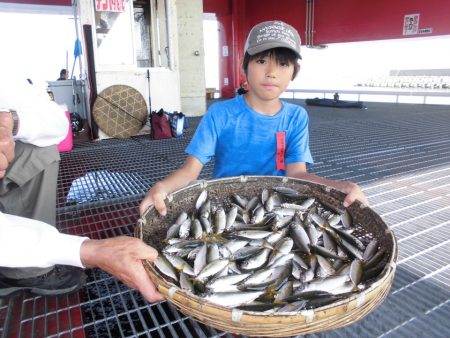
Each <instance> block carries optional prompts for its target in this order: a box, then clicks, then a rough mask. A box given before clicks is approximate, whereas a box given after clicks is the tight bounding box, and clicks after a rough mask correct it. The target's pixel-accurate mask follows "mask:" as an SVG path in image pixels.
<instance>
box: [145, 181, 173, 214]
mask: <svg viewBox="0 0 450 338" xmlns="http://www.w3.org/2000/svg"><path fill="white" fill-rule="evenodd" d="M166 197H167V192H166V190H165V189H164V186H163V185H162V184H161V183H160V182H158V183H156V184H155V185H154V186H153V187H152V188H151V189H150V190H149V191H148V193H147V195H146V196H145V197H144V199H143V200H142V202H141V204H140V205H139V212H140V214H141V216H142V215H143V214H144V212H145V211H146V210H147V209H148V208H149V207H150V206H152V205H154V206H155V209H156V210H158V212H159V213H160V214H161V215H162V216H165V215H166V214H167V207H166V204H165V203H164V199H165V198H166Z"/></svg>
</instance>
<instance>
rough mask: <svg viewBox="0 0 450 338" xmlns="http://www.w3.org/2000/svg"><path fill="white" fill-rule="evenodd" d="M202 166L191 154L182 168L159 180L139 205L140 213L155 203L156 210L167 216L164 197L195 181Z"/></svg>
mask: <svg viewBox="0 0 450 338" xmlns="http://www.w3.org/2000/svg"><path fill="white" fill-rule="evenodd" d="M202 168H203V164H202V163H201V162H200V161H199V160H198V159H197V158H195V157H194V156H191V155H189V156H188V157H187V159H186V161H185V162H184V164H183V166H182V167H181V168H180V169H177V170H176V171H174V172H173V173H171V174H170V175H169V176H167V177H166V178H165V179H163V180H162V181H159V182H157V183H156V184H155V185H153V187H152V188H151V189H150V190H149V191H148V193H147V195H146V196H145V198H144V199H143V200H142V202H141V204H140V205H139V212H140V214H141V215H142V214H143V213H144V212H145V211H146V210H147V209H148V208H149V207H150V206H151V205H154V206H155V208H156V210H158V212H159V213H160V214H161V215H163V216H165V215H166V213H167V209H166V205H165V203H164V199H165V198H166V197H167V195H168V194H170V193H171V192H174V191H176V190H178V189H181V188H184V187H185V186H187V185H188V184H189V183H191V182H192V181H195V180H196V179H197V178H198V176H199V175H200V172H201V171H202Z"/></svg>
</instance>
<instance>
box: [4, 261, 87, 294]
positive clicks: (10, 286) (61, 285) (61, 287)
mask: <svg viewBox="0 0 450 338" xmlns="http://www.w3.org/2000/svg"><path fill="white" fill-rule="evenodd" d="M85 283H86V274H85V273H84V271H83V269H80V268H77V267H73V266H66V265H57V266H55V268H54V269H53V270H51V271H50V272H48V273H46V274H44V275H42V276H38V277H33V278H25V279H10V278H4V277H0V297H5V296H9V295H11V294H13V293H15V292H19V291H30V292H32V293H34V294H36V295H42V296H53V295H62V294H65V293H70V292H73V291H76V290H78V289H79V288H81V287H82V286H83V285H84V284H85Z"/></svg>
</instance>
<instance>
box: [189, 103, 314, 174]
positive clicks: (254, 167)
mask: <svg viewBox="0 0 450 338" xmlns="http://www.w3.org/2000/svg"><path fill="white" fill-rule="evenodd" d="M282 131H284V132H286V150H285V163H286V164H288V163H294V162H306V163H310V164H312V163H313V159H312V156H311V152H310V150H309V131H308V114H307V113H306V110H305V109H303V108H302V107H300V106H297V105H294V104H290V103H287V102H283V101H282V108H281V110H280V111H279V112H278V113H277V114H275V115H274V116H267V115H263V114H260V113H257V112H256V111H254V110H253V109H252V108H250V106H248V105H247V103H246V102H245V100H244V97H243V95H239V96H237V97H235V98H233V99H230V100H227V101H222V102H218V103H215V104H213V105H212V106H211V107H210V108H209V109H208V111H207V112H206V114H205V116H203V118H202V120H201V122H200V124H199V126H198V127H197V130H196V132H195V134H194V136H193V138H192V140H191V143H190V144H189V145H188V147H187V148H186V152H187V153H188V154H189V155H192V156H194V157H196V158H197V159H198V160H199V161H200V162H201V163H203V164H206V163H207V162H208V161H210V160H211V158H212V157H213V156H215V160H216V161H215V166H214V171H213V175H212V176H213V178H220V177H229V176H239V175H270V176H284V175H286V171H285V170H277V165H276V151H277V140H276V133H277V132H282Z"/></svg>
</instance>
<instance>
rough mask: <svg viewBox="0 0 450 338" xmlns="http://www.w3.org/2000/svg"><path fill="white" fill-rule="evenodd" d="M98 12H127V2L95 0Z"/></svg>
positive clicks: (123, 0)
mask: <svg viewBox="0 0 450 338" xmlns="http://www.w3.org/2000/svg"><path fill="white" fill-rule="evenodd" d="M95 10H96V11H97V12H125V0H95Z"/></svg>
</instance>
